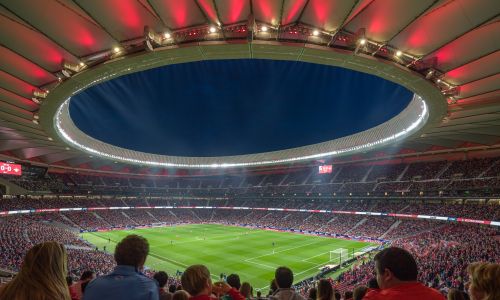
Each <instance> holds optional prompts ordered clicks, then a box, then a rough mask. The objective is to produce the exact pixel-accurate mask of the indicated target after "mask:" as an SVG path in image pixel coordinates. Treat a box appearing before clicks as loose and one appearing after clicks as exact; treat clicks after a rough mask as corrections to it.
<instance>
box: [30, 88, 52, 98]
mask: <svg viewBox="0 0 500 300" xmlns="http://www.w3.org/2000/svg"><path fill="white" fill-rule="evenodd" d="M48 94H49V91H38V90H34V91H33V97H37V98H43V99H45V98H47V95H48Z"/></svg>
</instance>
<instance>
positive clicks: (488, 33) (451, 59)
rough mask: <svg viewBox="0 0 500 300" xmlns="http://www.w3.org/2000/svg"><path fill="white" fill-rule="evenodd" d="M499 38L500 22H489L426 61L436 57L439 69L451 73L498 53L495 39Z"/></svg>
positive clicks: (436, 52)
mask: <svg viewBox="0 0 500 300" xmlns="http://www.w3.org/2000/svg"><path fill="white" fill-rule="evenodd" d="M498 36H500V20H496V21H494V22H489V23H488V24H485V25H482V26H480V27H478V28H476V29H474V30H472V31H469V32H467V33H465V34H464V35H462V36H460V37H459V38H457V39H455V40H453V41H451V42H450V43H448V44H445V45H444V46H443V47H441V48H439V49H437V50H436V51H434V52H432V53H430V54H429V55H426V56H425V59H427V58H431V57H436V58H437V68H438V69H439V70H442V71H444V72H445V71H449V70H451V69H454V68H457V67H459V66H462V65H464V64H466V63H467V62H470V61H473V60H476V59H479V58H481V57H483V56H485V55H488V54H491V53H493V52H495V51H497V50H498V49H499V45H498V39H497V38H495V37H498ZM471 45H473V47H471Z"/></svg>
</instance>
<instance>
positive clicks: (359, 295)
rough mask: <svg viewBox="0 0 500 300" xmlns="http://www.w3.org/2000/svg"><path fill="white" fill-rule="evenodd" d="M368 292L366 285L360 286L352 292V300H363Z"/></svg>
mask: <svg viewBox="0 0 500 300" xmlns="http://www.w3.org/2000/svg"><path fill="white" fill-rule="evenodd" d="M367 291H368V287H366V286H364V285H360V286H357V287H355V288H354V290H353V291H352V299H353V300H361V299H363V297H364V296H365V294H366V292H367Z"/></svg>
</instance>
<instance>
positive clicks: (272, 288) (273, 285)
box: [269, 279, 278, 294]
mask: <svg viewBox="0 0 500 300" xmlns="http://www.w3.org/2000/svg"><path fill="white" fill-rule="evenodd" d="M277 289H278V285H277V284H276V279H273V280H271V282H270V283H269V293H270V294H272V293H274V292H276V290H277Z"/></svg>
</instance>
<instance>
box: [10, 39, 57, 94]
mask: <svg viewBox="0 0 500 300" xmlns="http://www.w3.org/2000/svg"><path fill="white" fill-rule="evenodd" d="M0 57H2V58H3V59H2V60H0V69H1V70H3V71H5V72H8V73H9V74H12V75H14V76H16V77H18V78H20V79H22V80H24V81H26V82H29V83H30V84H32V85H35V86H42V85H44V84H46V83H47V82H51V81H53V80H56V79H57V78H56V76H54V75H53V74H52V73H50V72H48V71H46V70H44V69H43V68H41V67H40V66H38V65H36V64H34V63H33V62H32V61H30V60H28V59H26V58H24V57H22V56H20V55H19V54H17V53H15V52H13V51H11V50H10V49H7V48H5V47H1V46H0Z"/></svg>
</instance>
